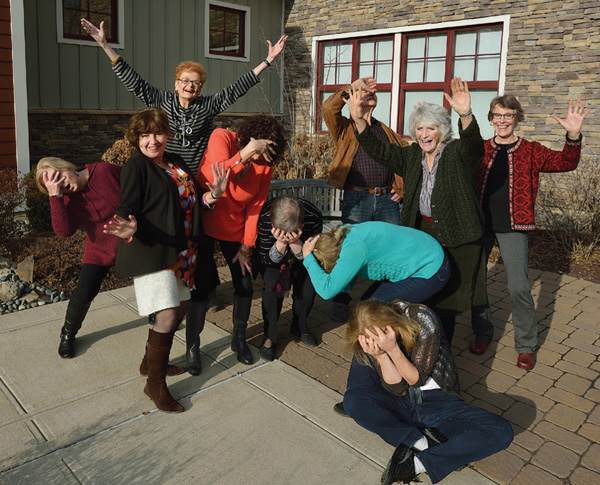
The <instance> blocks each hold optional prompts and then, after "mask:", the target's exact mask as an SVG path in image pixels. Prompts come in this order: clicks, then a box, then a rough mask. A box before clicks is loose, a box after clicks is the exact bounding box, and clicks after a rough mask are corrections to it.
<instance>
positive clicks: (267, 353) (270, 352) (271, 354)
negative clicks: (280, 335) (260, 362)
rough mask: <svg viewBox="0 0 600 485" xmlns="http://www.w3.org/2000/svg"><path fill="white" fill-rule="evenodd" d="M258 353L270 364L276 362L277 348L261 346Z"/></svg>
mask: <svg viewBox="0 0 600 485" xmlns="http://www.w3.org/2000/svg"><path fill="white" fill-rule="evenodd" d="M258 353H259V354H260V356H261V357H262V358H263V359H265V360H266V361H268V362H273V361H274V360H275V346H274V345H273V346H271V347H265V346H264V345H261V346H260V347H259V348H258Z"/></svg>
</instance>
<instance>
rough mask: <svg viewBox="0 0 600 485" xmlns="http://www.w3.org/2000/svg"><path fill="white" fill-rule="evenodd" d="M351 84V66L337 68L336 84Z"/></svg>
mask: <svg viewBox="0 0 600 485" xmlns="http://www.w3.org/2000/svg"><path fill="white" fill-rule="evenodd" d="M351 82H352V66H351V65H347V66H338V69H337V80H336V83H337V84H350V83H351Z"/></svg>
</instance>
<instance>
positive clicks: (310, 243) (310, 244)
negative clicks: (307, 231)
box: [302, 235, 321, 258]
mask: <svg viewBox="0 0 600 485" xmlns="http://www.w3.org/2000/svg"><path fill="white" fill-rule="evenodd" d="M320 237H321V236H320V235H318V236H313V237H309V238H308V239H307V240H306V241H305V242H304V246H302V256H303V257H305V258H306V256H308V255H309V254H312V252H313V251H314V250H315V246H316V245H317V241H318V240H319V238H320Z"/></svg>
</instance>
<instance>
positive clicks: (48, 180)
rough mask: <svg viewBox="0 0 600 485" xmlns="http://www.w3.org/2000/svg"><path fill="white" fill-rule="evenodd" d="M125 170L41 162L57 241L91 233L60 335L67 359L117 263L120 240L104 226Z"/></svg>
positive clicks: (40, 181) (39, 167)
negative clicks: (103, 284) (108, 274)
mask: <svg viewBox="0 0 600 485" xmlns="http://www.w3.org/2000/svg"><path fill="white" fill-rule="evenodd" d="M120 175H121V167H119V166H117V165H111V164H109V163H93V164H88V165H85V166H84V167H83V169H78V168H77V167H76V166H75V165H73V164H72V163H70V162H67V161H66V160H63V159H61V158H56V157H46V158H42V159H41V160H40V161H39V162H38V164H37V173H36V183H37V186H38V188H39V189H40V191H41V192H43V193H44V194H46V195H49V196H50V209H51V214H52V228H53V229H54V232H55V233H56V235H57V236H58V237H69V236H72V235H73V234H75V232H76V231H77V230H78V229H83V230H84V231H85V232H86V234H87V237H86V240H85V250H84V253H83V266H82V267H81V272H80V273H79V281H78V282H77V287H76V288H75V290H74V291H73V294H72V295H71V300H70V301H69V306H68V307H67V315H66V317H65V323H64V325H63V327H62V329H61V332H60V345H59V347H58V353H59V355H60V356H61V357H63V358H65V359H70V358H71V357H73V355H74V354H75V336H76V335H77V332H78V331H79V329H80V328H81V324H82V323H83V320H84V318H85V316H86V314H87V312H88V309H89V308H90V305H91V303H92V300H93V299H94V298H95V297H96V295H97V294H98V292H99V291H100V285H101V284H102V280H103V279H104V277H105V276H106V274H107V273H108V270H109V269H110V267H111V266H113V265H114V264H115V254H116V252H117V242H118V240H119V239H118V238H117V237H115V236H110V235H108V234H104V232H103V227H104V224H106V223H107V222H108V221H109V220H110V219H111V218H112V217H113V216H114V214H115V210H116V208H117V206H118V205H119V196H120V195H121V186H120V184H119V177H120Z"/></svg>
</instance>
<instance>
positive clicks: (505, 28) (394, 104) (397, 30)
mask: <svg viewBox="0 0 600 485" xmlns="http://www.w3.org/2000/svg"><path fill="white" fill-rule="evenodd" d="M498 23H502V51H501V53H500V74H499V78H498V95H499V96H501V95H502V94H504V84H505V80H506V61H507V57H508V37H509V29H510V15H498V16H494V17H484V18H478V19H468V20H458V21H453V22H440V23H437V24H421V25H411V26H407V27H393V28H388V29H376V30H363V31H359V32H347V33H343V34H330V35H319V36H315V37H313V38H312V66H313V75H312V83H311V85H312V95H311V97H310V99H311V106H310V113H311V114H312V117H313V119H315V117H316V116H317V106H316V103H317V102H318V100H317V99H315V98H316V96H315V93H316V92H317V79H318V78H317V69H318V66H319V59H318V58H317V56H318V52H319V50H318V43H319V42H324V41H339V40H343V39H357V38H360V37H374V36H375V37H377V36H383V35H390V34H394V60H393V63H394V72H393V79H392V98H391V113H390V128H391V129H392V130H394V131H397V130H398V106H399V100H398V94H399V92H400V69H401V64H400V63H401V55H402V36H403V34H406V33H412V32H427V31H430V30H437V29H440V30H442V29H443V30H451V29H455V28H460V27H469V26H478V27H481V26H485V25H488V24H498ZM315 125H316V123H311V128H310V129H311V133H313V134H314V133H315Z"/></svg>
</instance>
